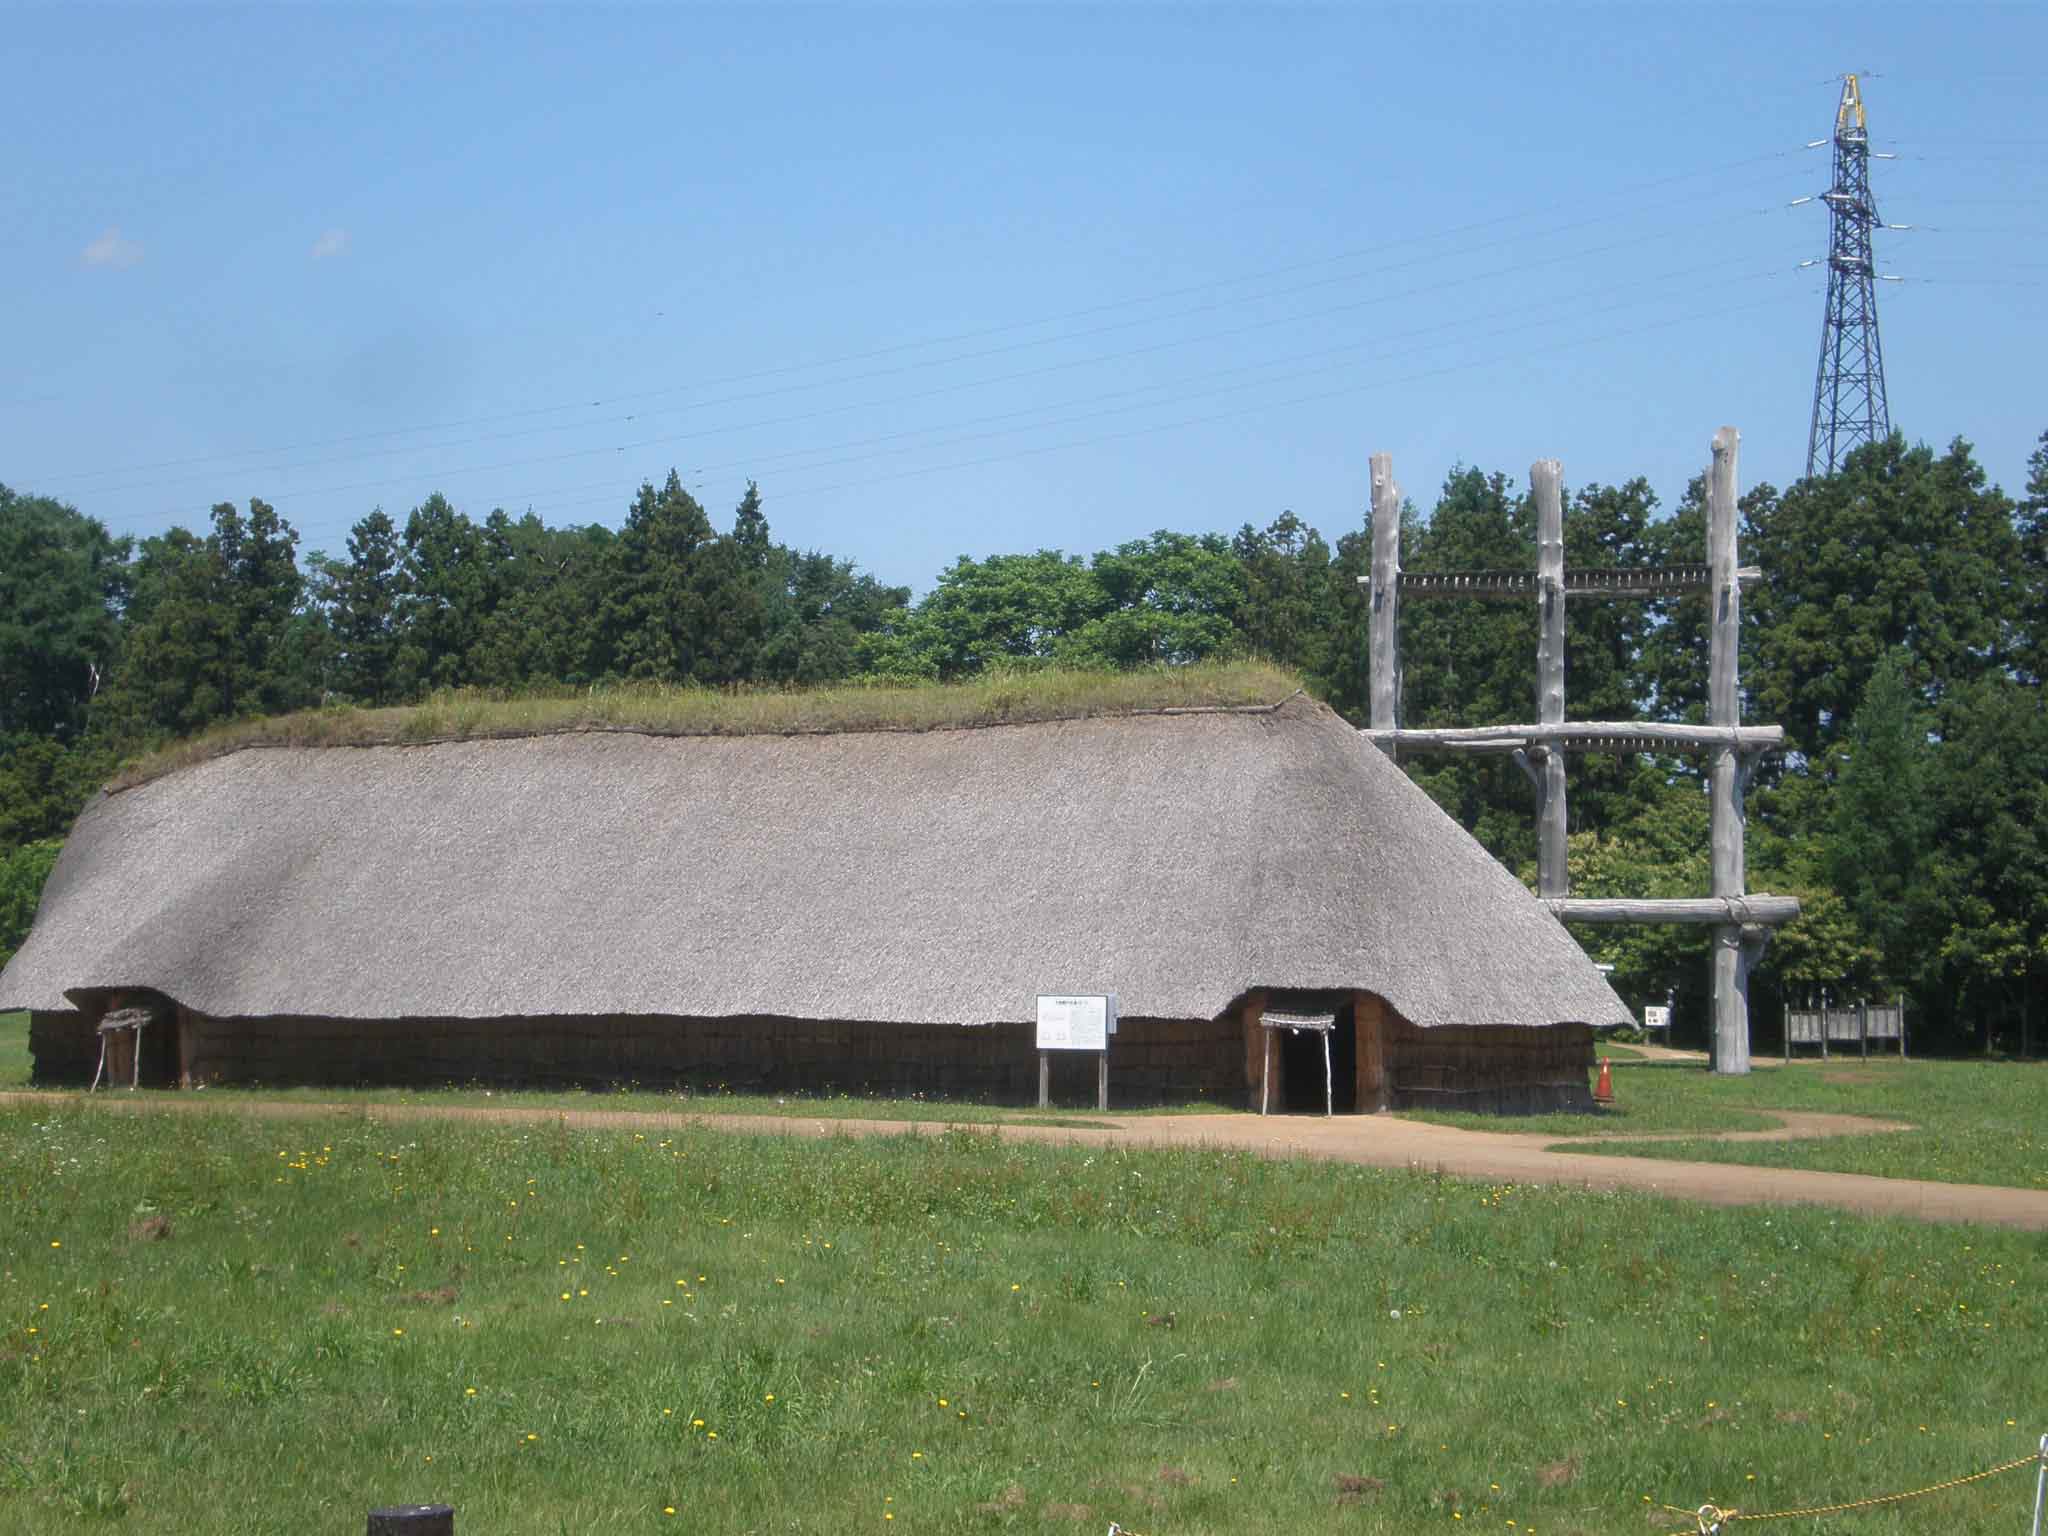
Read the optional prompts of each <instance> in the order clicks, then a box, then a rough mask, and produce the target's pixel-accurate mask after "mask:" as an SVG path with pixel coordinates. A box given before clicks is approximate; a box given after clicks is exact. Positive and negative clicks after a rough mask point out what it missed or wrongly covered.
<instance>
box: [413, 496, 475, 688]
mask: <svg viewBox="0 0 2048 1536" xmlns="http://www.w3.org/2000/svg"><path fill="white" fill-rule="evenodd" d="M402 545H403V554H402V556H401V557H400V561H399V574H398V586H397V590H396V593H395V594H394V601H395V617H394V623H393V628H394V631H395V634H396V637H397V648H396V655H395V659H394V664H393V668H392V674H391V675H392V681H393V685H394V686H395V688H396V690H397V692H398V693H399V695H400V696H402V697H416V696H417V695H419V694H421V693H423V692H426V691H427V690H429V689H433V688H452V687H460V686H462V685H463V684H465V683H469V682H472V681H474V660H473V657H472V655H471V652H472V650H473V649H474V647H475V646H476V643H477V637H478V633H479V631H480V630H481V628H482V625H483V619H484V593H485V581H486V570H485V561H484V547H483V537H482V534H481V533H480V531H479V530H478V528H477V526H476V524H475V523H473V522H471V521H470V519H469V517H468V516H467V515H466V514H465V513H462V512H458V511H457V510H456V509H455V507H454V505H453V504H452V503H450V502H449V500H448V498H447V497H445V496H443V495H442V494H441V493H440V492H439V491H436V492H435V493H434V494H433V495H431V496H429V497H428V498H427V499H426V500H425V501H423V502H421V503H420V504H419V505H418V506H417V507H414V508H413V509H412V511H411V512H410V513H408V514H407V516H406V519H405V534H404V537H403V540H402Z"/></svg>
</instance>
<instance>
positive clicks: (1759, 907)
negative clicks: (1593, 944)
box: [1543, 895, 1799, 926]
mask: <svg viewBox="0 0 2048 1536" xmlns="http://www.w3.org/2000/svg"><path fill="white" fill-rule="evenodd" d="M1543 905H1544V906H1546V907H1548V908H1549V909H1550V915H1551V916H1552V917H1556V918H1559V919H1562V920H1563V921H1564V922H1567V923H1716V924H1720V923H1730V924H1735V925H1738V926H1746V925H1748V924H1752V923H1759V924H1764V925H1766V926H1768V925H1771V924H1775V923H1789V922H1791V921H1792V919H1794V918H1795V917H1797V916H1798V915H1799V898H1798V897H1797V896H1762V895H1758V896H1701V897H1679V898H1675V899H1667V900H1652V899H1648V898H1645V899H1641V900H1630V899H1625V898H1615V899H1612V900H1610V899H1608V898H1606V897H1602V896H1560V897H1551V898H1549V899H1548V900H1546V901H1545V902H1544V903H1543Z"/></svg>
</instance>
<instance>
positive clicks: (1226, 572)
mask: <svg viewBox="0 0 2048 1536" xmlns="http://www.w3.org/2000/svg"><path fill="white" fill-rule="evenodd" d="M1089 574H1090V575H1091V576H1092V577H1093V578H1094V585H1095V590H1096V591H1097V592H1098V593H1100V602H1101V607H1100V609H1099V611H1098V612H1096V613H1094V614H1093V615H1091V616H1090V617H1089V618H1087V619H1086V620H1085V621H1084V622H1083V623H1082V624H1080V625H1079V626H1078V627H1076V628H1073V629H1070V630H1068V631H1067V632H1066V633H1065V634H1064V635H1062V636H1060V637H1058V638H1057V639H1056V640H1055V641H1054V643H1053V646H1052V653H1053V655H1054V656H1055V657H1057V658H1058V659H1060V660H1062V661H1067V662H1071V663H1074V664H1076V665H1083V666H1114V667H1133V666H1162V665H1165V666H1179V665H1183V664H1185V663H1187V662H1191V661H1201V660H1203V659H1205V658H1207V657H1211V656H1223V655H1228V654H1229V653H1231V652H1232V651H1234V650H1237V649H1238V648H1239V645H1240V641H1239V638H1238V636H1239V626H1240V622H1241V617H1242V615H1243V612H1244V602H1245V571H1244V566H1243V565H1242V564H1241V563H1240V562H1239V561H1238V559H1237V558H1236V556H1235V555H1234V554H1233V553H1232V551H1231V547H1230V543H1229V541H1228V540H1227V539H1225V538H1223V536H1222V535H1220V534H1213V533H1212V534H1185V533H1172V532H1169V531H1167V530H1165V529H1161V530H1160V531H1159V532H1157V533H1155V534H1153V535H1152V536H1151V537H1150V538H1149V539H1133V540H1131V541H1130V542H1129V543H1126V544H1119V545H1118V546H1117V547H1116V548H1115V549H1114V550H1105V551H1104V552H1103V553H1101V554H1099V555H1097V556H1096V557H1095V559H1094V561H1093V562H1092V564H1091V567H1090V572H1089Z"/></svg>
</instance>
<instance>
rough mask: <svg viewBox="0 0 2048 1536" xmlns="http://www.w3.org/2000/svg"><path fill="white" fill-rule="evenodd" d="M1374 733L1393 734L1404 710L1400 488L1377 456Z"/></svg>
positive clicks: (1387, 460) (1388, 462)
mask: <svg viewBox="0 0 2048 1536" xmlns="http://www.w3.org/2000/svg"><path fill="white" fill-rule="evenodd" d="M1371 596H1372V728H1373V729H1374V730H1376V731H1391V730H1393V729H1394V728H1395V727H1396V726H1398V725H1399V724H1400V723H1401V721H1400V718H1399V716H1400V711H1401V487H1400V486H1398V485H1396V484H1395V483H1394V459H1393V455H1391V454H1386V453H1376V454H1374V455H1373V456H1372V593H1371Z"/></svg>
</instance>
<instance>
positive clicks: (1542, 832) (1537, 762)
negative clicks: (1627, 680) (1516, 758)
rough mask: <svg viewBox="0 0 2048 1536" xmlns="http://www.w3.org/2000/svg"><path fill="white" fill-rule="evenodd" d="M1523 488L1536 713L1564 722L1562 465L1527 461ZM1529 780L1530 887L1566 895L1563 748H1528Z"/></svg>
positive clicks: (1545, 722) (1549, 722)
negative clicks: (1527, 505) (1530, 505)
mask: <svg viewBox="0 0 2048 1536" xmlns="http://www.w3.org/2000/svg"><path fill="white" fill-rule="evenodd" d="M1529 494H1530V496H1531V497H1532V498H1533V499H1534V500H1535V503H1536V602H1537V605H1538V613H1539V618H1540V623H1539V627H1538V629H1537V632H1536V719H1537V721H1538V722H1539V723H1540V724H1543V725H1562V724H1563V723H1564V466H1563V465H1562V464H1560V463H1559V462H1558V461H1557V460H1556V459H1538V460H1537V461H1536V462H1535V463H1534V464H1531V465H1530V466H1529ZM1529 758H1530V761H1529V763H1528V764H1527V767H1528V771H1529V780H1530V782H1531V783H1532V784H1533V785H1535V788H1536V889H1537V893H1538V894H1539V895H1542V896H1546V897H1548V896H1569V895H1570V894H1571V876H1570V874H1569V872H1568V870H1567V869H1566V865H1565V834H1566V818H1565V790H1564V754H1563V753H1562V752H1560V751H1559V750H1558V749H1557V748H1556V747H1555V746H1549V747H1538V748H1536V749H1535V750H1534V751H1532V752H1530V753H1529Z"/></svg>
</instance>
